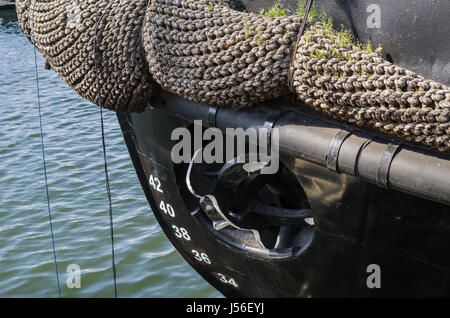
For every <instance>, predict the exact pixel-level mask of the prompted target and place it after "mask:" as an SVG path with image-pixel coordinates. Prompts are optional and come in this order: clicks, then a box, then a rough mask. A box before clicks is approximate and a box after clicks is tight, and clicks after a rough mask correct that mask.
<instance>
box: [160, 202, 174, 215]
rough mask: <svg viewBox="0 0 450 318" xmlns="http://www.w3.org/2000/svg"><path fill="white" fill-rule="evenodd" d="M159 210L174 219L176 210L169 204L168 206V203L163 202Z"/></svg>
mask: <svg viewBox="0 0 450 318" xmlns="http://www.w3.org/2000/svg"><path fill="white" fill-rule="evenodd" d="M159 208H160V209H161V211H163V212H164V213H165V214H168V215H170V216H171V217H173V218H174V217H175V210H174V209H173V207H172V206H171V205H170V204H169V203H167V204H166V203H164V201H161V203H160V204H159Z"/></svg>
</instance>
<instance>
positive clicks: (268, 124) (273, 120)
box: [263, 111, 289, 153]
mask: <svg viewBox="0 0 450 318" xmlns="http://www.w3.org/2000/svg"><path fill="white" fill-rule="evenodd" d="M288 112H289V111H277V112H273V113H271V114H270V115H269V116H267V118H266V119H265V122H264V127H263V128H264V129H266V130H267V152H268V153H270V152H271V146H272V130H273V128H274V127H275V125H276V124H277V122H278V121H279V120H280V119H281V118H282V117H283V116H284V115H286V114H287V113H288Z"/></svg>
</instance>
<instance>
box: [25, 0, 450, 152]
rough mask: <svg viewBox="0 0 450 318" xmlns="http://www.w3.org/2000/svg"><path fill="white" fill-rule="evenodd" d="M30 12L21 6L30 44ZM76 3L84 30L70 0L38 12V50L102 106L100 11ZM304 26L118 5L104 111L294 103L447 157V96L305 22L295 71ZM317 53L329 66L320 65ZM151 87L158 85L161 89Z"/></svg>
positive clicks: (198, 7)
mask: <svg viewBox="0 0 450 318" xmlns="http://www.w3.org/2000/svg"><path fill="white" fill-rule="evenodd" d="M30 2H31V0H18V1H17V12H18V16H19V23H20V25H21V28H22V30H23V31H24V33H25V34H26V35H27V36H28V38H29V34H30V22H29V21H30V19H29V16H30ZM108 3H109V1H106V0H79V5H77V6H78V8H79V10H80V11H81V13H80V15H79V16H80V20H81V21H80V23H79V25H77V26H76V27H73V28H70V27H68V26H67V23H66V20H67V19H68V13H67V7H68V6H71V5H72V6H73V5H76V2H72V1H69V0H53V1H52V0H47V1H45V0H37V5H36V17H35V18H36V22H35V26H36V30H35V33H36V42H37V48H38V49H39V50H40V51H41V52H42V53H43V54H44V57H45V58H46V59H47V62H48V63H49V64H50V66H51V67H52V68H53V69H54V70H55V71H56V72H57V73H58V74H59V75H60V77H61V78H62V79H63V80H64V81H66V83H67V84H68V85H69V86H70V87H72V88H73V89H74V90H75V91H76V92H77V93H78V94H79V95H81V96H82V97H84V98H86V99H88V100H90V101H92V102H94V103H95V102H96V100H97V95H96V92H97V91H96V85H94V83H95V70H94V68H93V64H94V58H93V54H92V50H93V35H94V26H95V14H98V13H96V12H95V8H96V7H97V6H98V7H100V8H105V7H106V6H107V4H108ZM300 23H301V19H300V18H298V17H297V16H287V17H276V18H267V17H265V16H261V15H258V14H253V13H243V12H239V11H235V10H233V9H231V8H230V7H229V6H228V5H227V4H226V2H225V1H219V0H151V1H150V0H127V1H125V0H120V1H117V4H114V5H113V6H112V7H111V9H109V12H106V14H105V17H104V19H103V20H102V23H101V24H100V25H99V38H98V41H99V43H100V44H99V45H98V46H99V50H98V54H99V61H100V64H101V65H100V68H101V69H100V72H99V73H100V74H102V75H100V76H101V79H100V83H101V95H102V100H103V103H104V104H103V105H102V106H104V107H105V108H108V109H113V110H116V111H128V112H141V111H143V110H144V108H145V106H146V101H148V100H149V98H150V97H151V95H152V91H153V90H152V87H155V83H154V82H156V83H157V84H159V85H160V86H161V87H162V88H163V89H164V90H167V91H169V92H172V93H175V94H178V95H180V96H182V97H184V98H187V99H189V100H192V101H195V102H201V103H205V104H214V105H221V106H229V107H235V108H243V107H249V106H252V105H255V104H258V103H260V102H263V101H265V100H269V99H272V98H276V97H278V96H281V95H283V94H285V93H287V92H289V89H288V87H289V85H288V84H289V83H288V74H289V71H290V68H293V70H292V74H293V76H292V81H293V83H292V84H293V85H292V87H293V90H294V93H296V95H297V96H298V97H299V98H300V99H301V100H302V101H303V102H304V103H305V104H306V105H308V106H310V107H313V108H315V109H317V110H320V111H322V112H324V113H326V114H327V115H330V116H332V117H334V118H336V119H340V120H344V121H347V122H350V123H352V124H355V125H359V126H363V127H371V128H375V129H377V130H379V131H381V132H383V133H386V134H389V135H390V136H392V137H398V138H401V139H406V140H408V141H413V142H417V143H420V144H424V145H427V146H430V147H433V148H436V149H438V150H441V151H446V152H448V151H450V89H449V87H447V86H445V85H443V84H440V83H437V82H434V81H432V80H427V79H425V78H423V77H422V76H420V75H418V74H416V73H413V72H411V71H409V70H406V69H404V68H401V67H398V66H396V65H393V64H391V63H389V62H387V61H385V60H384V59H382V58H381V57H380V56H379V55H378V54H377V53H370V52H366V51H362V50H359V49H358V47H357V46H355V45H354V44H351V43H346V44H345V45H342V43H340V42H339V39H338V36H337V34H336V33H335V32H330V31H328V30H327V29H326V27H325V25H324V24H323V23H321V22H308V24H307V27H306V31H305V34H304V35H303V36H302V38H301V40H300V42H299V46H298V48H297V53H296V57H295V60H294V62H293V63H292V64H291V56H292V54H293V50H294V46H293V43H295V42H296V40H297V34H298V30H299V27H300ZM318 52H319V53H320V54H318ZM153 81H154V82H153Z"/></svg>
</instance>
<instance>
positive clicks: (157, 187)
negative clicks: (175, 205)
mask: <svg viewBox="0 0 450 318" xmlns="http://www.w3.org/2000/svg"><path fill="white" fill-rule="evenodd" d="M148 182H149V183H150V185H151V186H152V187H153V189H155V190H156V191H158V192H160V193H164V192H163V190H161V181H159V179H158V178H156V177H153V175H151V176H150V180H149V181H148Z"/></svg>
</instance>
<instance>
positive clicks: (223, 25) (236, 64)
mask: <svg viewBox="0 0 450 318" xmlns="http://www.w3.org/2000/svg"><path fill="white" fill-rule="evenodd" d="M299 26H300V19H299V18H297V17H296V16H290V17H280V18H275V19H270V18H266V17H264V16H261V15H257V14H252V13H243V12H239V11H234V10H232V9H230V8H229V7H228V6H225V5H220V4H217V3H216V1H194V0H188V1H180V0H155V1H153V4H152V5H150V6H149V8H148V10H147V15H146V20H145V23H144V47H145V51H146V53H147V60H148V63H149V65H150V73H152V75H153V78H154V79H155V81H156V82H157V83H158V84H160V85H161V86H162V87H163V88H164V89H165V90H167V91H170V92H172V93H175V94H178V95H181V96H183V97H185V98H187V99H190V100H193V101H196V102H201V103H208V104H214V105H223V106H231V107H236V108H241V107H248V106H251V105H254V104H257V103H259V102H262V101H264V100H268V99H271V98H275V97H278V96H280V95H281V94H283V93H285V92H287V87H288V86H287V78H288V71H289V64H290V57H291V55H292V53H293V46H292V43H293V42H294V41H295V40H296V36H297V32H298V28H299Z"/></svg>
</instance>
